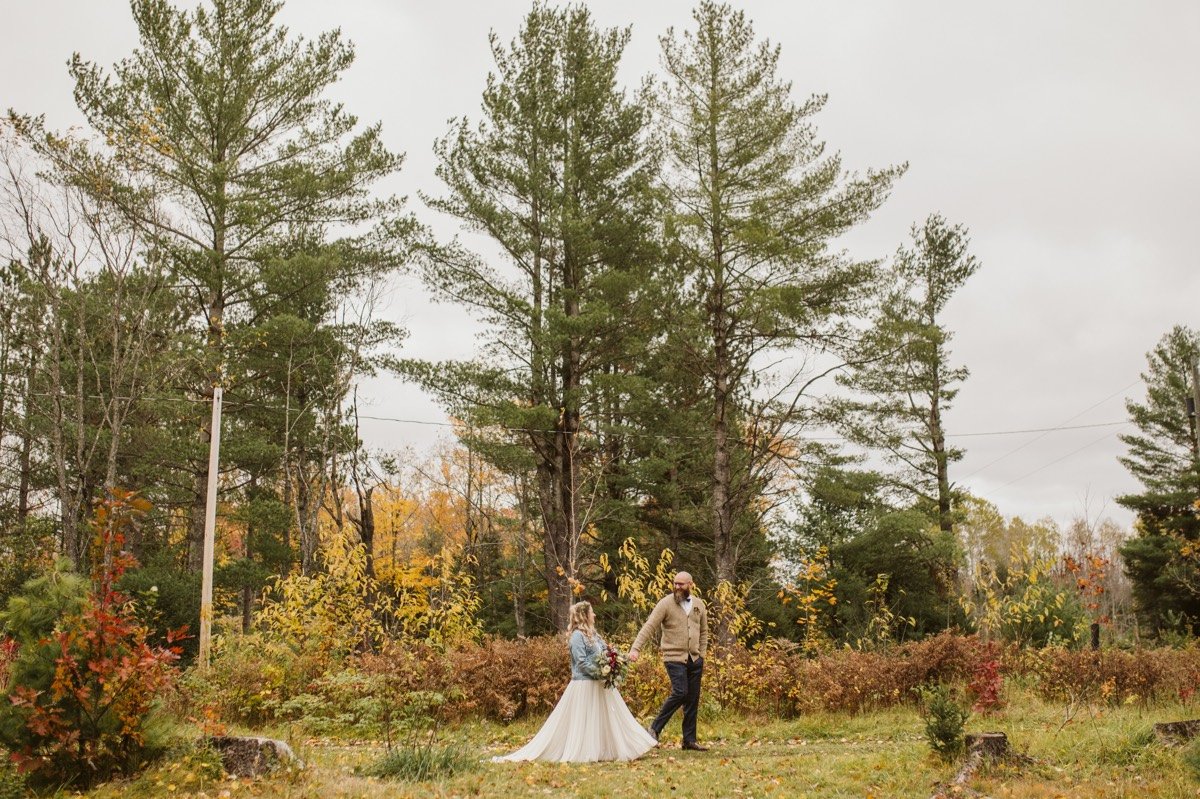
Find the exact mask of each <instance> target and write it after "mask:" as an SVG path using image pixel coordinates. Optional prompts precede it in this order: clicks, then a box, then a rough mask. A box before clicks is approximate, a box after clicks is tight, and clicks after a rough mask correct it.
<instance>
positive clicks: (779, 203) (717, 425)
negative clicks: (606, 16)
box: [662, 2, 901, 583]
mask: <svg viewBox="0 0 1200 799" xmlns="http://www.w3.org/2000/svg"><path fill="white" fill-rule="evenodd" d="M693 16H694V18H695V23H696V27H695V30H694V31H689V32H687V33H685V34H684V35H683V37H682V39H680V38H679V37H678V36H677V35H676V34H675V33H674V32H673V31H670V32H668V33H667V35H666V36H665V37H663V39H662V48H663V58H662V62H663V65H664V67H665V70H666V73H667V86H666V95H665V98H664V99H665V102H664V104H663V109H662V111H663V113H662V118H663V121H664V127H665V131H664V134H665V135H664V140H665V145H666V147H667V154H668V158H669V169H668V178H667V180H668V187H669V190H670V193H671V197H672V200H673V204H674V209H673V210H674V212H673V216H672V222H673V227H674V229H675V230H676V231H677V235H678V252H679V254H680V259H681V263H682V265H683V269H684V272H685V274H686V284H685V287H686V302H685V303H684V306H685V309H686V310H688V311H689V312H690V314H689V315H690V318H688V319H686V321H685V322H684V323H685V324H687V325H688V327H689V328H690V329H691V330H693V331H695V335H694V338H693V341H694V346H693V347H692V348H691V349H690V351H687V352H683V353H681V355H682V356H683V357H685V358H687V359H688V363H689V367H690V368H691V369H693V370H694V371H695V372H696V373H697V374H698V375H701V376H702V378H703V385H704V392H705V398H706V404H707V405H708V407H707V409H706V411H705V415H706V417H707V419H706V424H705V426H706V427H707V429H708V431H709V433H710V434H711V436H712V459H711V471H710V474H711V516H710V535H711V539H712V548H713V557H714V572H715V576H716V579H717V580H718V581H722V582H729V583H735V582H737V580H738V560H739V551H741V550H742V546H741V543H742V542H740V541H739V540H738V532H737V531H738V530H739V529H745V530H751V531H752V530H754V529H756V527H757V525H741V526H740V527H739V525H740V522H741V521H742V518H743V517H744V515H745V514H746V513H747V512H748V510H749V509H750V508H752V507H753V506H754V503H755V501H756V500H757V499H758V498H759V496H760V491H761V486H762V479H763V476H764V466H765V465H766V464H768V463H770V462H771V461H772V460H774V459H776V458H778V457H779V456H780V455H781V452H782V451H783V450H785V449H788V448H789V447H788V446H786V445H785V444H784V441H785V439H786V438H787V436H788V430H789V429H790V428H791V427H792V426H793V425H794V423H795V422H796V421H797V420H798V419H799V413H798V409H799V404H800V402H801V394H802V393H803V392H802V387H803V384H804V383H805V382H807V381H806V380H804V379H801V378H799V377H796V378H789V377H783V378H781V379H780V380H779V382H780V383H781V384H782V385H783V386H784V389H783V390H782V391H777V392H776V393H775V394H774V395H773V396H772V397H769V398H766V399H764V398H763V397H761V396H755V394H754V391H755V387H756V385H758V384H760V383H762V382H766V381H767V380H768V377H767V374H766V372H765V370H764V360H765V359H766V358H767V357H768V356H769V355H770V354H771V353H776V354H778V353H780V352H781V351H789V350H790V351H796V350H801V351H808V352H811V351H813V350H819V349H821V348H824V347H826V346H829V345H831V343H832V342H833V341H834V340H835V339H836V337H837V334H838V332H839V329H840V327H841V325H842V323H843V322H844V320H845V318H846V317H847V316H849V315H853V314H855V313H857V312H858V305H859V303H860V301H861V300H862V299H863V297H864V294H865V292H866V291H867V290H868V289H869V287H870V285H871V284H872V281H873V280H874V272H875V269H874V265H873V264H868V263H858V262H854V261H852V260H850V259H848V258H846V257H845V256H844V255H842V254H841V253H839V252H838V251H836V250H834V249H833V248H832V247H831V246H830V245H831V243H832V241H833V240H834V239H835V238H836V237H837V236H839V235H841V234H842V233H844V232H846V231H847V230H848V229H850V228H851V227H853V226H854V225H855V224H857V223H859V222H861V221H863V220H864V219H865V218H866V217H867V215H868V214H869V213H870V212H871V211H873V210H874V209H875V208H876V207H878V206H879V204H880V203H881V202H882V201H883V199H884V197H885V196H886V194H887V192H888V190H889V189H890V187H891V184H892V182H893V181H894V180H895V178H896V177H897V176H898V175H899V174H900V172H901V170H900V169H885V170H882V171H877V172H876V171H872V172H868V173H867V174H866V175H865V176H862V177H858V176H855V175H848V174H847V173H846V172H845V171H844V170H843V168H842V162H841V159H840V158H839V157H838V156H837V155H830V154H827V153H826V152H825V150H824V145H823V144H822V143H821V142H820V141H819V140H818V139H817V136H816V132H815V130H814V129H813V126H812V124H811V121H810V120H811V117H812V116H813V115H814V114H816V113H817V112H818V111H819V110H820V109H821V107H822V106H823V105H824V102H825V99H824V97H813V98H810V99H809V100H808V101H806V102H805V103H803V104H800V105H797V104H795V103H793V102H792V99H791V86H790V84H788V83H787V82H785V81H783V80H781V79H780V78H779V77H778V74H777V72H778V62H779V49H778V47H773V46H771V45H770V43H769V42H766V41H758V40H756V38H755V35H754V30H753V27H752V26H751V24H750V22H749V21H748V20H747V19H746V17H745V15H744V14H742V13H741V12H737V11H734V10H733V9H732V8H730V7H729V6H728V5H718V4H715V3H712V2H705V3H702V4H701V5H700V6H699V8H698V9H697V10H696V11H695V12H694V14H693ZM792 449H794V447H792ZM739 461H740V463H739Z"/></svg>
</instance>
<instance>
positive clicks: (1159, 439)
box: [1117, 325, 1200, 633]
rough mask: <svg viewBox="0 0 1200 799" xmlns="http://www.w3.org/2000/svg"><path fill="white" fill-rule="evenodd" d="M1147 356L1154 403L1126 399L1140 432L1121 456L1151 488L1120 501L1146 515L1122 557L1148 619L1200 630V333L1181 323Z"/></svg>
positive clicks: (1145, 374)
mask: <svg viewBox="0 0 1200 799" xmlns="http://www.w3.org/2000/svg"><path fill="white" fill-rule="evenodd" d="M1146 360H1147V362H1148V364H1149V368H1148V369H1147V371H1145V372H1143V373H1142V380H1143V381H1144V382H1145V384H1146V400H1145V401H1144V402H1136V401H1134V400H1129V401H1127V402H1126V403H1125V407H1126V409H1127V410H1128V411H1129V417H1130V419H1131V420H1132V421H1133V423H1134V424H1135V425H1136V426H1137V428H1138V432H1136V433H1129V434H1125V435H1122V436H1121V441H1122V442H1124V444H1125V445H1126V446H1127V447H1128V448H1129V449H1128V451H1127V452H1126V454H1125V455H1124V456H1123V457H1122V458H1121V459H1120V461H1121V464H1122V465H1124V466H1125V468H1126V469H1128V470H1129V471H1130V473H1131V474H1132V475H1133V476H1134V477H1136V478H1137V479H1138V480H1139V481H1140V482H1141V483H1142V486H1143V489H1144V490H1143V491H1141V492H1140V493H1137V494H1126V495H1124V496H1121V497H1118V498H1117V502H1119V503H1120V504H1121V505H1124V506H1125V507H1126V508H1129V509H1130V510H1132V511H1133V512H1134V513H1136V514H1137V518H1138V525H1137V527H1138V531H1137V535H1136V536H1134V537H1133V538H1131V539H1130V540H1129V541H1127V542H1126V543H1125V545H1124V546H1122V547H1121V555H1122V557H1123V558H1124V559H1125V570H1126V573H1127V574H1128V575H1129V579H1130V581H1131V582H1132V583H1133V596H1134V600H1135V601H1136V603H1137V605H1138V608H1139V610H1140V611H1141V612H1142V614H1143V616H1144V617H1145V619H1146V620H1147V622H1148V623H1150V624H1151V625H1152V626H1153V627H1154V628H1156V629H1157V628H1161V627H1163V626H1172V625H1173V624H1184V625H1189V624H1190V625H1191V627H1192V631H1193V632H1196V633H1200V437H1198V435H1197V416H1196V414H1195V413H1194V412H1193V413H1191V414H1189V400H1193V401H1194V396H1195V393H1196V388H1195V387H1194V386H1193V383H1192V381H1193V379H1194V375H1195V366H1196V364H1197V362H1198V361H1200V331H1196V330H1193V329H1191V328H1187V327H1184V326H1182V325H1177V326H1176V327H1174V328H1172V329H1171V331H1170V332H1169V333H1167V334H1166V335H1165V336H1163V338H1162V340H1161V341H1159V343H1158V345H1157V346H1156V347H1155V348H1154V349H1153V350H1152V351H1151V352H1149V353H1147V355H1146Z"/></svg>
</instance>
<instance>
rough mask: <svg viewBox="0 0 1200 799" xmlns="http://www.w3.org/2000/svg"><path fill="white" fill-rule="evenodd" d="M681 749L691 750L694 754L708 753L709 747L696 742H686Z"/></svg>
mask: <svg viewBox="0 0 1200 799" xmlns="http://www.w3.org/2000/svg"><path fill="white" fill-rule="evenodd" d="M681 748H683V749H689V750H691V751H693V752H707V751H708V747H707V746H701V745H700V744H698V743H696V742H695V741H685V742H684V744H683V746H682V747H681Z"/></svg>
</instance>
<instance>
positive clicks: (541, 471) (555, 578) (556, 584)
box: [537, 462, 575, 632]
mask: <svg viewBox="0 0 1200 799" xmlns="http://www.w3.org/2000/svg"><path fill="white" fill-rule="evenodd" d="M557 466H558V465H557V464H555V463H553V462H551V463H546V462H543V463H540V464H539V465H538V469H537V481H538V500H539V503H540V505H541V511H542V523H543V525H544V533H543V536H542V551H543V554H544V556H545V563H546V587H547V589H548V590H549V597H548V598H549V605H550V621H551V622H552V623H553V624H554V629H556V630H558V631H560V632H562V631H565V630H566V629H567V623H568V621H569V614H570V609H571V600H572V599H573V595H572V593H571V580H572V578H574V576H575V563H574V559H573V558H572V546H571V540H570V531H569V528H568V520H567V517H566V513H565V512H564V511H565V509H564V508H563V507H562V505H561V503H562V499H563V495H564V492H563V491H562V490H561V487H560V486H559V482H560V481H561V480H562V476H563V475H562V470H561V469H560V468H556V467H557Z"/></svg>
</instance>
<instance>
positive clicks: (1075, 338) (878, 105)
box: [0, 0, 1200, 524]
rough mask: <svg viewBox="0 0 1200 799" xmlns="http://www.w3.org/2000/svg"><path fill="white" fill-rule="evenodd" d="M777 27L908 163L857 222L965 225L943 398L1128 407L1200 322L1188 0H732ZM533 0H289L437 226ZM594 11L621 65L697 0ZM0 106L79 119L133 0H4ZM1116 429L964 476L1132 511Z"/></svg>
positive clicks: (1017, 405)
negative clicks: (437, 164)
mask: <svg viewBox="0 0 1200 799" xmlns="http://www.w3.org/2000/svg"><path fill="white" fill-rule="evenodd" d="M735 5H736V6H737V7H739V8H742V9H744V10H745V11H746V12H747V15H748V16H749V17H750V18H751V19H752V20H753V21H754V23H755V28H756V31H757V32H758V34H759V35H760V36H765V37H768V38H770V39H771V40H772V41H773V42H775V43H778V44H779V45H781V46H782V56H781V61H780V69H781V72H782V75H783V77H785V78H786V79H788V80H790V81H791V82H792V84H793V90H794V93H795V96H796V98H797V99H802V98H804V97H806V96H807V95H809V94H812V93H826V94H828V95H829V103H828V105H827V107H826V109H825V110H824V111H823V112H822V113H821V114H820V115H819V117H818V118H817V120H816V122H817V125H818V129H819V131H820V133H821V135H822V136H823V138H824V139H825V140H826V142H827V143H828V146H829V148H830V149H832V150H838V151H840V152H841V153H842V155H843V158H844V163H845V164H846V166H847V167H848V168H851V169H858V170H861V169H865V168H867V167H872V166H874V167H878V166H884V165H887V164H895V163H901V162H905V161H907V162H908V163H909V165H910V166H909V171H908V173H907V174H906V175H905V176H904V178H903V179H902V180H901V181H900V182H899V184H898V186H897V188H896V190H895V191H894V193H893V195H892V197H891V199H890V200H889V201H888V202H887V204H886V205H885V206H884V207H883V209H882V210H880V211H879V212H878V213H877V214H876V215H875V216H874V217H873V219H872V220H871V221H870V222H869V223H867V224H866V225H864V226H863V227H862V228H861V229H860V230H857V231H856V232H855V233H854V234H853V235H851V236H850V237H848V238H847V239H846V241H845V242H844V244H845V246H846V247H847V248H848V249H849V250H850V251H851V252H852V253H854V254H855V255H857V256H859V257H884V256H889V255H890V254H891V253H893V252H894V251H895V249H896V247H897V245H898V244H900V243H902V242H903V241H905V240H906V237H907V234H908V228H909V226H910V225H911V224H912V223H913V222H915V221H918V220H921V219H923V218H924V217H925V216H926V215H927V214H929V213H930V212H932V211H939V212H941V213H942V214H944V215H945V216H946V217H947V218H948V219H949V220H951V221H952V222H956V223H961V224H964V225H966V226H967V227H968V228H969V229H970V231H971V234H972V251H973V252H974V253H975V255H976V256H977V257H978V258H979V259H980V261H981V262H982V264H983V268H982V269H981V270H980V272H979V273H978V274H977V275H976V276H975V277H973V278H972V279H971V281H970V282H969V283H968V284H967V285H966V287H965V288H964V289H962V291H961V292H960V293H959V294H958V295H957V296H956V297H955V298H954V300H953V301H952V302H951V304H950V306H949V308H948V310H947V313H946V323H947V325H948V326H949V328H950V329H952V330H953V331H954V332H955V338H954V341H953V345H952V347H953V351H954V355H955V358H956V360H957V361H958V362H960V363H964V364H966V365H967V366H968V367H969V368H970V370H971V377H970V379H969V380H968V381H967V382H966V384H965V385H964V386H963V388H962V391H961V393H960V395H959V397H958V399H957V401H956V403H955V407H954V409H953V410H952V412H951V413H950V414H949V416H948V419H947V427H948V429H949V431H950V432H951V433H952V434H954V433H989V432H993V431H1009V430H1026V429H1030V428H1045V427H1056V426H1063V425H1101V424H1104V423H1109V422H1119V421H1122V420H1124V419H1126V413H1125V410H1124V398H1125V397H1140V396H1142V395H1143V389H1142V384H1141V381H1140V378H1139V375H1140V373H1141V372H1142V371H1143V370H1144V368H1145V353H1146V352H1147V351H1148V350H1150V349H1151V348H1152V347H1153V346H1154V345H1155V343H1156V342H1157V341H1158V339H1159V338H1160V337H1161V336H1162V335H1163V334H1164V333H1165V332H1166V331H1167V330H1168V329H1170V327H1171V326H1172V325H1175V324H1186V325H1189V326H1191V327H1200V268H1198V267H1200V257H1198V256H1197V249H1198V248H1197V245H1198V243H1200V242H1198V238H1200V237H1198V234H1197V231H1198V230H1200V225H1198V224H1197V222H1198V220H1200V199H1198V197H1200V193H1198V191H1197V186H1200V154H1198V143H1200V84H1198V78H1200V3H1196V2H1194V0H1178V1H1177V2H1167V1H1166V0H1163V1H1160V2H1146V3H1131V2H1127V0H1119V1H1118V0H1104V1H1103V2H1099V1H1098V0H1075V1H1074V2H1045V0H1034V1H1033V2H1025V1H1023V2H1006V3H1003V4H1001V3H987V4H985V3H963V2H960V1H958V0H946V1H945V2H903V3H899V2H895V1H894V0H878V1H877V2H865V1H864V2H854V3H848V2H842V1H841V0H826V2H803V0H800V1H797V2H787V3H784V2H766V1H765V0H763V1H759V2H744V3H736V4H735ZM528 8H529V5H528V4H527V3H525V2H509V1H508V0H478V1H477V2H454V1H453V0H446V1H445V2H440V3H434V2H426V1H425V0H419V1H418V0H390V1H385V0H375V1H373V2H372V1H371V0H342V2H338V3H333V2H328V0H289V2H287V4H286V6H285V8H284V10H283V13H282V19H283V21H284V22H285V23H286V24H287V25H288V26H289V27H290V28H291V29H292V31H293V33H298V34H303V35H305V36H307V37H312V36H315V35H316V34H318V33H320V32H321V31H324V30H327V29H330V28H334V27H340V28H341V30H342V31H343V33H344V34H345V36H346V37H347V38H349V39H350V40H351V41H353V42H354V43H355V45H356V47H357V53H358V58H357V60H356V62H355V64H354V66H353V67H351V69H350V70H349V72H348V73H347V74H346V75H345V76H344V78H343V80H342V82H341V83H340V84H338V86H337V87H336V96H337V97H338V99H341V100H344V102H345V103H346V105H347V107H348V108H349V110H350V111H351V112H353V113H355V114H357V115H358V116H359V118H360V119H361V120H363V121H364V122H374V121H381V122H382V123H383V131H384V136H385V139H386V141H387V142H388V144H389V145H390V146H391V147H392V148H393V149H395V150H399V151H403V152H405V153H407V162H406V165H405V168H404V170H403V172H402V173H401V174H400V175H398V176H396V177H395V178H394V179H393V180H391V181H390V183H389V184H388V185H387V186H386V188H387V189H388V190H391V191H395V192H396V193H399V194H406V195H408V196H409V197H410V198H411V199H410V207H411V208H413V210H414V211H416V212H417V213H418V215H419V216H420V217H421V218H422V220H423V221H425V222H426V223H428V224H430V225H431V226H433V228H434V229H435V231H437V232H438V233H439V234H440V235H442V236H449V235H452V234H453V232H454V227H453V226H452V225H451V224H450V223H448V222H447V221H446V220H444V219H438V218H437V217H435V216H434V215H433V214H432V213H431V212H430V211H429V210H428V209H426V208H424V207H423V206H422V205H421V203H420V201H419V199H418V198H417V197H416V192H417V191H418V190H424V191H426V192H432V193H438V192H439V191H440V185H439V183H438V181H437V179H436V178H435V177H434V174H433V169H434V160H433V155H432V152H431V145H432V142H433V140H434V139H435V138H436V137H438V136H440V135H441V134H443V133H444V132H445V130H446V123H447V120H448V119H450V118H451V117H455V116H462V115H465V116H467V117H469V118H472V119H477V118H478V109H479V96H480V92H481V90H482V88H483V85H484V80H485V78H486V75H487V73H488V71H489V69H491V67H492V64H491V58H490V53H489V50H488V44H487V35H488V31H489V30H495V31H496V32H497V33H498V34H499V35H500V36H501V37H502V39H504V40H506V41H507V40H509V39H511V38H512V36H513V35H514V34H515V32H516V30H517V27H518V25H519V23H520V20H521V18H522V16H523V15H524V14H525V13H526V11H527V10H528ZM591 8H592V10H593V12H594V13H595V15H596V17H597V19H598V21H599V22H600V23H601V24H603V25H606V26H613V25H632V28H633V38H632V41H631V43H630V45H629V48H628V50H627V53H626V57H625V61H624V63H623V68H622V69H623V74H624V76H625V78H626V80H627V81H628V83H629V85H633V84H634V83H635V82H636V81H638V80H639V79H640V77H641V76H642V75H645V74H648V73H650V72H652V71H654V70H656V69H657V66H658V53H659V45H658V37H659V36H660V35H661V34H662V33H663V32H664V31H665V30H666V29H667V28H668V27H671V26H674V27H676V28H677V29H680V28H686V27H688V26H689V25H690V23H691V16H690V12H691V4H690V3H687V2H675V1H673V0H672V1H668V0H653V2H650V1H649V0H638V2H630V1H628V0H603V1H600V0H597V1H596V2H593V3H591ZM0 9H2V10H3V13H2V15H0V22H2V24H0V106H6V107H12V108H14V109H16V110H17V111H20V112H22V113H44V114H45V115H46V117H47V121H48V123H49V125H50V126H51V127H54V128H65V127H67V126H70V125H75V124H80V123H81V122H82V117H81V116H80V115H79V113H78V112H77V111H76V109H75V107H74V103H73V100H72V97H71V82H70V79H69V77H68V75H67V70H66V61H67V59H68V58H69V57H70V55H71V53H72V52H73V51H78V52H79V53H80V54H81V55H83V56H84V57H85V58H87V59H89V60H94V61H97V62H100V63H102V64H105V65H107V64H111V63H112V62H113V61H115V60H117V59H119V58H121V57H123V56H125V55H128V54H129V52H130V51H131V49H132V48H133V47H134V46H135V44H136V36H135V31H134V27H133V23H132V21H131V18H130V14H129V10H128V6H127V4H126V3H124V2H122V1H121V0H74V1H73V2H72V1H68V0H39V2H27V0H21V1H20V2H16V1H15V0H0ZM383 312H384V313H386V315H387V316H389V317H391V318H393V319H396V320H397V321H400V322H402V323H404V324H405V326H406V327H407V328H408V329H409V331H410V336H409V340H408V343H407V345H406V353H407V354H409V355H412V356H417V357H429V358H444V357H461V356H465V355H468V354H469V353H470V352H471V351H472V349H473V347H474V340H473V333H474V328H473V327H472V326H471V325H470V323H469V322H467V321H466V320H465V319H464V318H462V317H461V315H460V314H459V313H458V312H457V311H456V310H455V309H453V308H448V307H446V306H441V305H439V306H431V305H430V304H429V302H428V299H427V297H426V295H425V293H424V292H423V290H422V289H421V287H420V285H419V283H418V282H417V281H416V280H415V279H413V278H406V277H401V278H399V279H397V280H396V282H395V286H394V288H393V290H392V291H391V292H390V293H389V294H388V296H387V299H386V307H385V308H384V309H383ZM368 392H369V394H370V397H371V402H372V409H371V410H369V411H364V412H366V413H372V414H374V415H379V416H389V417H395V418H403V419H412V420H424V421H431V422H436V421H444V420H445V416H444V414H442V412H441V411H440V410H439V409H438V407H437V406H436V405H435V404H434V403H433V402H432V401H430V400H429V399H428V398H427V397H425V396H423V395H422V394H421V392H420V391H419V390H417V389H415V388H412V387H408V386H404V385H401V384H399V383H397V382H396V381H393V380H390V379H388V380H377V381H373V382H372V383H370V384H369V386H368ZM1128 429H1130V428H1128V427H1120V426H1107V427H1090V428H1086V429H1078V430H1069V431H1059V432H1053V433H1047V434H1013V435H972V436H967V437H962V438H958V439H956V440H955V443H956V444H957V445H959V446H962V447H964V448H965V449H966V453H967V454H966V457H965V458H964V460H963V461H962V462H961V463H960V464H958V466H957V469H956V475H955V479H957V480H958V481H960V482H962V483H963V484H964V485H965V486H966V487H968V488H969V489H970V490H972V491H973V492H975V493H976V494H978V495H980V496H982V497H984V498H986V499H989V500H991V501H993V502H995V503H996V504H997V505H998V506H999V507H1000V509H1001V511H1003V512H1004V513H1006V514H1008V515H1020V516H1022V517H1025V518H1027V519H1032V518H1037V517H1040V516H1044V515H1049V516H1052V517H1054V518H1055V519H1057V520H1059V521H1060V522H1066V521H1067V520H1068V519H1069V518H1070V517H1071V516H1073V515H1075V514H1077V513H1080V512H1081V511H1082V510H1083V509H1084V505H1085V498H1090V500H1089V501H1090V508H1089V511H1090V513H1091V514H1092V515H1093V516H1094V515H1096V514H1098V513H1100V512H1101V511H1103V512H1104V513H1105V514H1107V515H1110V516H1112V517H1113V518H1115V519H1117V520H1118V521H1120V522H1122V523H1124V524H1128V523H1129V521H1130V516H1129V514H1128V513H1126V512H1125V511H1123V510H1122V509H1120V508H1118V507H1117V506H1115V505H1114V504H1113V502H1112V498H1113V497H1114V496H1116V495H1119V494H1121V493H1124V492H1128V491H1132V490H1136V489H1137V487H1138V486H1137V484H1136V482H1135V481H1133V479H1132V478H1131V477H1130V476H1129V475H1128V474H1127V473H1126V472H1125V470H1124V469H1123V468H1122V467H1121V466H1120V465H1119V464H1118V463H1117V461H1116V458H1117V456H1118V455H1120V454H1121V453H1122V451H1123V447H1122V445H1121V443H1120V442H1119V441H1118V440H1117V436H1118V435H1119V433H1120V432H1122V431H1124V430H1128ZM363 432H364V435H365V437H366V438H367V440H368V443H369V444H371V445H372V446H377V447H384V448H391V449H398V448H401V447H404V446H407V445H412V446H415V447H416V448H417V449H418V450H420V449H422V448H426V447H428V446H429V445H430V444H432V443H433V441H434V439H435V437H436V436H437V435H445V434H444V433H439V428H437V427H436V426H429V425H418V424H408V423H396V422H382V421H380V422H370V423H367V424H365V425H364V431H363Z"/></svg>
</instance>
